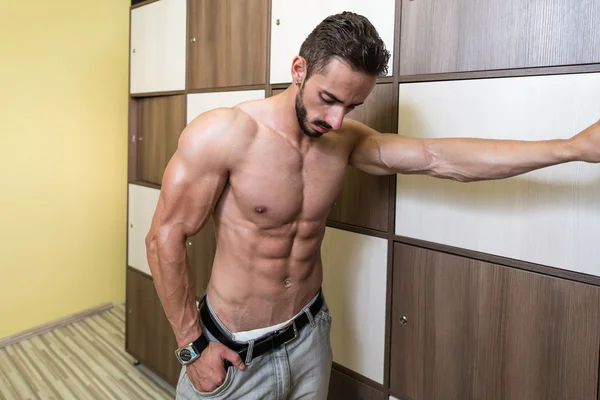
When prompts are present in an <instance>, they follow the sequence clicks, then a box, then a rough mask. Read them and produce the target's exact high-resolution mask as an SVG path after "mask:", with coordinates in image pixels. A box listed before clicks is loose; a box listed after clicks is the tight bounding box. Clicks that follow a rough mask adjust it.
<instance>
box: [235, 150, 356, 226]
mask: <svg viewBox="0 0 600 400" xmlns="http://www.w3.org/2000/svg"><path fill="white" fill-rule="evenodd" d="M239 167H240V168H237V171H236V172H235V173H233V174H232V175H231V176H230V179H229V186H230V187H229V191H230V195H231V196H232V197H233V198H234V199H235V203H236V205H237V208H238V209H239V210H240V211H241V212H242V213H243V214H244V216H245V217H246V218H247V219H248V220H251V221H253V222H255V223H256V224H257V225H258V226H261V227H265V228H269V227H278V226H282V225H286V224H290V223H295V222H298V223H302V222H305V223H312V222H315V223H320V222H322V221H323V220H324V219H325V218H327V215H328V214H329V211H330V210H331V207H332V205H333V202H334V201H335V199H336V197H337V195H338V192H339V190H340V188H341V185H342V182H343V179H344V174H345V171H346V168H347V154H344V153H343V151H338V152H335V151H334V152H323V151H312V152H309V153H308V154H305V155H303V156H302V155H300V154H298V153H294V152H290V151H283V152H280V153H275V154H273V153H263V154H256V155H253V157H248V159H247V160H245V162H244V164H243V165H240V166H239Z"/></svg>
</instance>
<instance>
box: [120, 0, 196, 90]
mask: <svg viewBox="0 0 600 400" xmlns="http://www.w3.org/2000/svg"><path fill="white" fill-rule="evenodd" d="M185 27H186V1H185V0H160V1H156V2H154V3H150V4H147V5H144V6H141V7H138V8H135V9H133V10H131V37H130V40H131V44H130V47H131V48H130V51H131V53H130V60H131V64H130V93H132V94H134V93H136V94H139V93H154V92H168V91H173V90H184V89H185V67H186V66H185V64H186V62H185V60H186V57H185V45H186V40H185V34H186V32H185Z"/></svg>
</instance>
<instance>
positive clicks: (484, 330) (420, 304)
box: [390, 243, 600, 400]
mask: <svg viewBox="0 0 600 400" xmlns="http://www.w3.org/2000/svg"><path fill="white" fill-rule="evenodd" d="M403 316H404V317H406V318H407V321H406V323H402V320H401V318H402V317H403ZM391 324H392V339H391V359H390V365H391V376H390V388H391V390H392V391H393V392H394V393H398V394H401V395H402V396H405V397H407V398H410V399H413V400H436V399H440V398H443V399H447V400H453V399H456V400H465V399H491V400H495V399H498V400H500V399H502V400H521V399H522V400H532V399H540V400H541V399H553V400H560V399H564V400H568V399H592V398H595V396H596V392H597V386H598V361H599V360H598V346H599V342H600V336H599V330H600V288H598V287H594V286H590V285H584V284H580V283H574V282H570V281H567V280H562V279H557V278H551V277H547V276H543V275H538V274H535V273H530V272H525V271H519V270H515V269H511V268H506V267H501V266H497V265H494V264H490V263H486V262H481V261H477V260H471V259H467V258H463V257H459V256H455V255H449V254H444V253H440V252H436V251H432V250H426V249H422V248H417V247H413V246H409V245H405V244H400V243H396V244H395V245H394V271H393V306H392V321H391Z"/></svg>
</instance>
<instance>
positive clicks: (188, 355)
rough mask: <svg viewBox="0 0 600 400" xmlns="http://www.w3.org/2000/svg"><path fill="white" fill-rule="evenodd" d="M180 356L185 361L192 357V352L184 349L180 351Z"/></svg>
mask: <svg viewBox="0 0 600 400" xmlns="http://www.w3.org/2000/svg"><path fill="white" fill-rule="evenodd" d="M179 358H181V359H182V360H183V361H190V360H191V359H192V353H191V352H190V351H189V350H188V349H183V350H181V352H179Z"/></svg>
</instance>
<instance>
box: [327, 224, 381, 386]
mask: <svg viewBox="0 0 600 400" xmlns="http://www.w3.org/2000/svg"><path fill="white" fill-rule="evenodd" d="M326 229H327V230H326V233H325V238H324V240H323V244H322V250H321V253H322V259H323V292H324V294H325V299H326V301H327V304H328V305H329V309H330V313H331V316H332V320H333V322H332V326H331V345H332V349H333V360H334V361H335V362H336V363H338V364H340V365H342V366H344V367H346V368H348V369H351V370H352V371H355V372H357V373H359V374H361V375H363V376H366V377H367V378H369V379H371V380H373V381H375V382H378V383H381V384H383V358H384V339H385V295H386V290H385V288H386V275H387V240H385V239H380V238H376V237H372V236H367V235H361V234H358V233H352V232H348V231H343V230H339V229H334V228H326Z"/></svg>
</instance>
